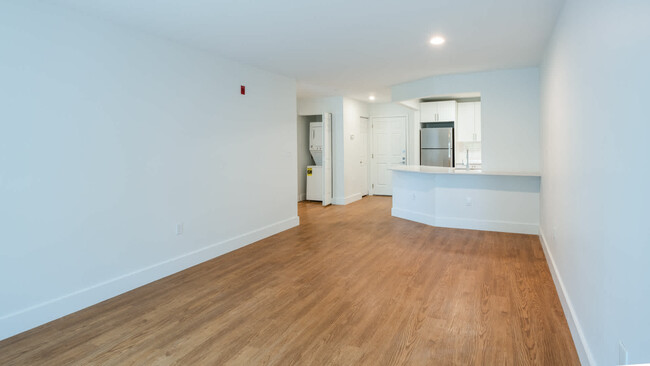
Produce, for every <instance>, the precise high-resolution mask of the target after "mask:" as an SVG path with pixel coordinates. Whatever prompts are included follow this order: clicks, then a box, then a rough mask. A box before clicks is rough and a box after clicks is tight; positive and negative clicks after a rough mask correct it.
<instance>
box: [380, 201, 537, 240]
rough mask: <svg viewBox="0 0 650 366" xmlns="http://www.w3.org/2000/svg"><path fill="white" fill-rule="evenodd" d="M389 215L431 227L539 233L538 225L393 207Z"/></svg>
mask: <svg viewBox="0 0 650 366" xmlns="http://www.w3.org/2000/svg"><path fill="white" fill-rule="evenodd" d="M391 214H392V215H393V216H395V217H399V218H402V219H406V220H411V221H415V222H419V223H421V224H427V225H431V226H440V227H449V228H455V229H470V230H484V231H500V232H505V233H519V234H533V235H537V234H538V233H539V225H538V224H529V223H522V222H509V221H492V220H475V219H464V218H458V217H437V216H432V215H429V214H425V213H422V212H416V211H411V210H406V209H402V208H396V207H393V208H392V209H391Z"/></svg>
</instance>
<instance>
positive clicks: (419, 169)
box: [390, 165, 541, 177]
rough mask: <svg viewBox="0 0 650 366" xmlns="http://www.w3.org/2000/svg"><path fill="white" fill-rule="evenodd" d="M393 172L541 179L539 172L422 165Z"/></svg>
mask: <svg viewBox="0 0 650 366" xmlns="http://www.w3.org/2000/svg"><path fill="white" fill-rule="evenodd" d="M390 169H391V170H394V171H397V172H410V173H423V174H455V175H506V176H513V177H540V176H541V175H540V174H539V173H537V172H493V171H485V170H478V169H477V170H466V169H465V168H459V169H455V168H444V167H438V166H420V165H393V166H392V167H391V168H390Z"/></svg>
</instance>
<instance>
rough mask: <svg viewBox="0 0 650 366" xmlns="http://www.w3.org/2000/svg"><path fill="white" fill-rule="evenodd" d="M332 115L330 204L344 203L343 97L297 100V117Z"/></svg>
mask: <svg viewBox="0 0 650 366" xmlns="http://www.w3.org/2000/svg"><path fill="white" fill-rule="evenodd" d="M323 113H332V195H333V197H332V202H333V203H335V204H337V203H338V202H342V201H344V197H345V173H344V161H345V155H344V139H343V136H344V128H343V126H344V124H343V97H324V98H305V99H298V115H299V116H313V115H317V114H323Z"/></svg>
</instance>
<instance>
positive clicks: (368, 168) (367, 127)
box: [359, 116, 372, 197]
mask: <svg viewBox="0 0 650 366" xmlns="http://www.w3.org/2000/svg"><path fill="white" fill-rule="evenodd" d="M362 118H363V119H365V120H366V123H367V125H366V190H367V191H368V193H367V194H366V195H367V196H370V195H371V194H372V193H371V192H370V185H371V184H370V181H371V180H372V178H371V177H370V164H371V161H370V152H371V151H372V149H371V148H370V139H371V138H372V132H371V131H370V126H371V125H372V122H371V118H372V117H366V116H359V123H361V119H362ZM359 129H361V126H359ZM366 195H364V194H363V192H361V196H362V197H363V196H366Z"/></svg>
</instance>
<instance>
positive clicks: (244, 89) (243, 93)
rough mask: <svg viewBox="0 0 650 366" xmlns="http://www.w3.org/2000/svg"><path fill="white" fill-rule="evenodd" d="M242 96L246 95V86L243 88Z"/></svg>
mask: <svg viewBox="0 0 650 366" xmlns="http://www.w3.org/2000/svg"><path fill="white" fill-rule="evenodd" d="M241 95H246V86H244V85H242V86H241Z"/></svg>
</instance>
